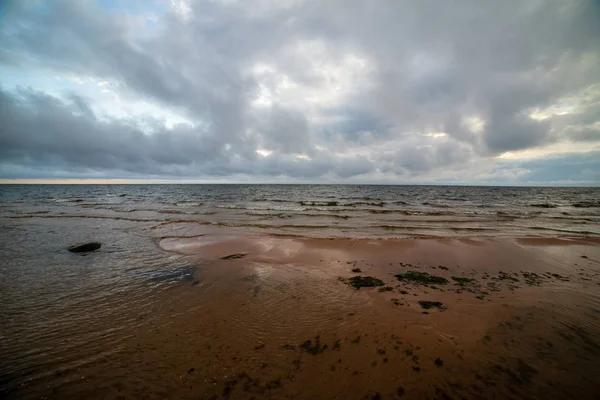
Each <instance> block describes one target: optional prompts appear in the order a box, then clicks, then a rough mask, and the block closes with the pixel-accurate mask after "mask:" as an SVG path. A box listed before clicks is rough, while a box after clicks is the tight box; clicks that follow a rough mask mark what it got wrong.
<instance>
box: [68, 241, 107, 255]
mask: <svg viewBox="0 0 600 400" xmlns="http://www.w3.org/2000/svg"><path fill="white" fill-rule="evenodd" d="M101 246H102V244H101V243H98V242H90V243H85V244H81V245H77V246H71V247H69V251H70V252H71V253H84V252H88V251H94V250H98V249H99V248H100V247H101Z"/></svg>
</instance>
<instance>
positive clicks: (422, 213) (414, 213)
mask: <svg viewBox="0 0 600 400" xmlns="http://www.w3.org/2000/svg"><path fill="white" fill-rule="evenodd" d="M366 211H367V212H368V213H369V214H400V215H412V216H417V217H418V216H441V215H457V214H456V213H455V212H452V211H409V210H366Z"/></svg>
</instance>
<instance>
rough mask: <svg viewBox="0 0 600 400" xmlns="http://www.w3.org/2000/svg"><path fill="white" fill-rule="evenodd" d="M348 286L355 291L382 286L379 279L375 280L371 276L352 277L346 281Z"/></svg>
mask: <svg viewBox="0 0 600 400" xmlns="http://www.w3.org/2000/svg"><path fill="white" fill-rule="evenodd" d="M348 284H349V285H350V286H352V287H353V288H355V289H357V290H358V289H360V288H361V287H376V286H383V285H384V284H383V281H382V280H381V279H377V278H374V277H372V276H353V277H352V278H349V279H348Z"/></svg>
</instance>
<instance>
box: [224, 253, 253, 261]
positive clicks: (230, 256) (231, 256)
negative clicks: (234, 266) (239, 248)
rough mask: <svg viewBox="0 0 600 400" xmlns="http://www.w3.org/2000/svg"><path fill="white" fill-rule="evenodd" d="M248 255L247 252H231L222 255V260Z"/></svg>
mask: <svg viewBox="0 0 600 400" xmlns="http://www.w3.org/2000/svg"><path fill="white" fill-rule="evenodd" d="M246 255H247V253H235V254H230V255H228V256H225V257H221V260H236V259H238V258H243V257H245V256H246Z"/></svg>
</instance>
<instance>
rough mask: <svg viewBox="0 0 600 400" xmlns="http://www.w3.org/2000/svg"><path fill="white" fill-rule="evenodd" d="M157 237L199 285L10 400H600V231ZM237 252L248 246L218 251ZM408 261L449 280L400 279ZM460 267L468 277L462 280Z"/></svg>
mask: <svg viewBox="0 0 600 400" xmlns="http://www.w3.org/2000/svg"><path fill="white" fill-rule="evenodd" d="M158 243H159V246H160V247H161V248H162V249H163V250H165V251H170V252H178V253H181V254H187V255H190V256H191V257H192V258H193V259H195V260H196V261H197V263H198V266H197V268H196V273H195V280H194V281H193V282H187V283H184V284H181V285H174V286H172V287H171V288H170V289H169V290H166V291H162V292H159V293H157V294H156V296H160V297H161V301H160V302H159V303H160V304H161V306H160V307H155V308H154V310H153V311H152V312H151V313H149V314H147V315H140V316H139V319H140V320H143V321H145V322H144V324H143V325H141V327H140V328H136V329H132V330H130V331H125V332H124V333H123V334H124V335H126V337H127V339H126V341H125V343H124V344H123V345H122V347H121V348H119V349H114V351H113V352H111V353H110V355H107V356H103V357H97V358H94V359H93V360H90V361H89V362H84V363H80V364H79V365H77V367H74V368H72V369H69V370H65V371H55V372H54V373H52V374H49V375H48V376H46V377H45V378H44V379H38V380H37V381H35V383H31V384H29V385H24V387H22V388H15V389H14V391H13V392H12V394H14V395H15V397H20V396H21V395H22V396H23V397H37V396H47V397H55V398H150V399H155V398H156V399H158V398H190V399H192V398H194V399H197V398H201V399H249V398H256V399H262V398H269V399H334V398H335V399H379V398H381V399H395V398H441V399H447V398H452V399H454V398H467V399H471V398H490V399H493V398H498V399H499V398H515V399H521V398H545V399H561V398H564V399H567V398H578V399H592V398H597V394H598V393H600V381H598V376H600V246H598V245H599V244H600V243H599V242H598V241H597V240H585V239H578V240H566V239H561V240H558V239H557V240H536V239H522V240H477V239H469V240H466V239H465V240H450V239H449V240H429V239H418V240H348V239H333V240H318V239H300V238H286V237H236V236H219V235H216V236H215V235H204V236H197V237H192V238H181V237H179V238H166V239H162V240H159V242H158ZM233 254H240V256H239V258H236V257H233V258H231V259H226V260H222V259H221V258H222V257H226V256H229V255H233ZM582 256H586V257H587V258H582ZM354 268H359V269H360V270H361V271H362V272H361V273H353V272H351V270H352V269H354ZM411 270H413V271H420V272H427V273H430V274H432V275H436V276H441V277H444V278H446V279H448V280H449V282H448V283H447V284H434V285H422V284H413V283H408V282H405V281H399V280H397V279H396V278H395V277H394V275H395V274H399V273H405V272H407V271H411ZM552 274H554V275H552ZM356 275H361V276H373V277H376V278H379V279H381V280H382V281H384V283H385V285H386V286H389V287H390V288H391V290H390V291H379V289H378V288H361V289H360V290H356V289H354V288H352V287H351V286H349V285H348V284H347V279H348V278H349V277H352V276H356ZM453 276H454V277H465V278H472V279H474V281H472V282H469V283H466V284H464V285H463V286H461V285H460V284H458V283H457V282H456V281H454V280H453V279H452V278H451V277H453ZM340 278H342V279H340ZM401 291H402V292H401ZM419 301H439V302H441V303H443V306H442V307H443V310H438V309H437V308H432V309H429V310H424V309H423V308H422V307H421V306H420V304H419ZM424 312H427V314H425V313H424ZM99 323H102V324H110V321H102V322H99Z"/></svg>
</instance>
